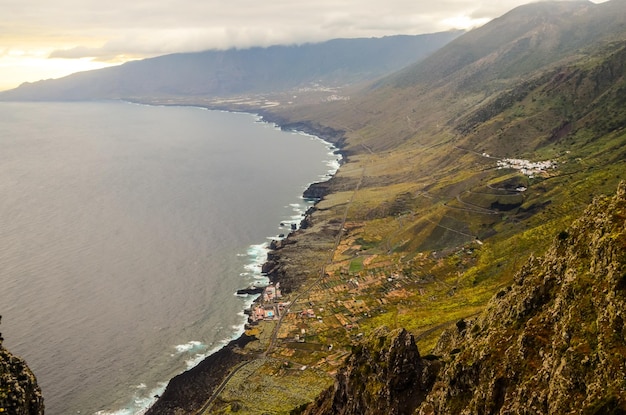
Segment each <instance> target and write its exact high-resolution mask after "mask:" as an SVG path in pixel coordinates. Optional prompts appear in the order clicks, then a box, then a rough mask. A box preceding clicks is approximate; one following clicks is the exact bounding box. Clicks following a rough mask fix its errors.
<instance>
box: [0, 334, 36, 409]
mask: <svg viewBox="0 0 626 415" xmlns="http://www.w3.org/2000/svg"><path fill="white" fill-rule="evenodd" d="M2 340H3V339H2V335H0V413H6V414H12V415H43V413H44V405H43V397H42V395H41V389H40V388H39V386H38V385H37V379H35V375H34V374H33V372H31V370H30V369H29V368H28V366H27V365H26V362H24V360H22V359H20V358H19V357H16V356H14V355H12V354H11V353H10V352H9V351H8V350H6V349H5V348H4V347H3V346H2Z"/></svg>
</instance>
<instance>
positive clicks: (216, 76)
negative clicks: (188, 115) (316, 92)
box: [0, 31, 462, 100]
mask: <svg viewBox="0 0 626 415" xmlns="http://www.w3.org/2000/svg"><path fill="white" fill-rule="evenodd" d="M461 33H462V32H461V31H450V32H440V33H435V34H427V35H415V36H408V35H398V36H388V37H383V38H369V39H367V38H360V39H334V40H330V41H326V42H322V43H308V44H303V45H292V46H271V47H266V48H261V47H255V48H249V49H228V50H225V51H205V52H196V53H178V54H170V55H164V56H159V57H155V58H150V59H144V60H139V61H131V62H127V63H125V64H123V65H120V66H116V67H110V68H104V69H97V70H92V71H87V72H80V73H76V74H73V75H69V76H67V77H64V78H60V79H53V80H44V81H39V82H35V83H25V84H22V85H21V86H20V87H18V88H16V89H13V90H10V91H5V92H3V93H0V99H3V100H85V99H123V98H129V97H138V96H140V97H141V96H142V97H154V96H160V97H168V96H212V97H215V96H222V97H223V96H232V95H239V94H254V93H259V92H268V91H273V92H276V91H282V90H288V89H291V88H296V87H303V86H307V85H310V84H314V83H321V84H324V85H326V86H334V85H343V84H346V83H355V82H362V81H365V80H371V79H374V78H377V77H379V76H382V75H384V74H386V73H389V72H392V71H394V70H397V69H399V68H400V67H403V66H406V65H408V64H410V63H413V62H415V61H416V60H419V59H421V58H423V57H424V56H426V55H427V54H429V53H430V52H432V51H433V50H435V49H437V48H439V47H440V46H442V45H443V44H445V43H447V42H448V41H450V40H451V39H453V38H455V37H457V36H458V35H460V34H461Z"/></svg>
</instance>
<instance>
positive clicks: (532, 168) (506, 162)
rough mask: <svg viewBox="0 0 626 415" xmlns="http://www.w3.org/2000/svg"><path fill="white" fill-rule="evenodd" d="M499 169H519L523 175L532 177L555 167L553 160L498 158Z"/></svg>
mask: <svg viewBox="0 0 626 415" xmlns="http://www.w3.org/2000/svg"><path fill="white" fill-rule="evenodd" d="M497 163H498V168H499V169H515V170H519V171H520V173H522V174H523V175H525V176H528V177H529V178H531V179H532V178H533V177H535V176H536V175H538V174H541V173H545V172H546V171H547V170H552V169H556V167H557V164H556V162H555V161H552V160H546V161H536V162H535V161H529V160H523V159H502V160H498V162H497Z"/></svg>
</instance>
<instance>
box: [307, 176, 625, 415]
mask: <svg viewBox="0 0 626 415" xmlns="http://www.w3.org/2000/svg"><path fill="white" fill-rule="evenodd" d="M625 317H626V185H625V184H623V183H622V184H621V185H620V187H619V188H618V191H617V193H616V195H615V196H614V197H612V198H608V197H605V198H599V199H596V200H595V201H594V202H593V203H592V204H591V205H590V206H589V207H588V208H587V210H586V212H585V214H584V215H583V216H582V217H581V218H580V219H579V220H578V221H576V222H575V223H573V224H572V225H571V226H570V227H569V229H567V230H563V231H561V232H560V233H559V234H558V235H557V236H556V237H555V240H554V243H553V245H552V247H551V248H550V249H549V250H548V252H547V253H546V254H545V255H544V256H543V257H541V258H531V259H530V260H529V261H528V263H527V264H526V265H525V266H523V267H522V269H521V270H520V271H519V272H518V273H517V274H516V276H515V277H514V280H513V283H512V285H511V286H509V287H507V288H505V289H502V290H501V291H500V292H498V293H497V294H496V295H495V296H494V297H493V299H492V300H491V301H490V303H489V305H488V307H487V308H486V310H485V311H484V312H483V313H482V314H481V315H480V316H478V317H476V318H475V319H472V320H461V321H459V322H458V323H457V324H456V327H455V328H454V329H451V330H448V331H446V332H444V333H443V335H442V336H441V338H440V340H439V342H438V344H437V346H436V347H435V349H434V351H433V354H432V355H429V356H427V357H420V355H419V352H418V351H417V347H415V342H414V339H413V337H412V335H410V334H409V333H407V332H405V331H403V330H396V331H394V332H391V333H389V331H387V330H385V329H380V330H378V331H376V332H374V333H373V334H372V335H371V336H369V338H368V339H366V340H365V341H363V343H362V344H361V345H359V346H358V347H356V348H355V350H354V352H353V354H352V356H351V357H350V358H349V359H348V361H347V363H346V366H344V367H343V368H342V369H341V371H340V372H339V373H338V376H337V381H336V383H335V385H334V387H332V388H331V389H329V390H327V391H326V392H325V393H324V394H323V395H322V396H320V398H319V399H318V400H317V401H316V402H314V403H313V404H312V405H311V406H310V407H309V408H307V411H306V413H307V414H368V413H371V414H374V413H390V414H410V413H415V414H424V415H425V414H624V413H626V340H625V339H624V334H625V331H624V319H625Z"/></svg>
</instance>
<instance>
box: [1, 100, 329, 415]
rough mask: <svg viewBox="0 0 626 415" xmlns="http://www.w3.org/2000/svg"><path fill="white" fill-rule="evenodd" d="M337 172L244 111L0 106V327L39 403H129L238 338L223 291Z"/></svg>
mask: <svg viewBox="0 0 626 415" xmlns="http://www.w3.org/2000/svg"><path fill="white" fill-rule="evenodd" d="M337 167H338V160H337V156H336V155H334V154H333V148H332V147H330V146H329V145H328V144H326V143H324V142H322V141H321V140H319V139H316V138H315V137H311V136H306V135H302V134H295V133H288V132H283V131H280V130H279V129H278V128H276V126H274V125H271V124H267V123H262V122H260V120H259V118H258V117H255V116H253V115H250V114H235V113H227V112H217V111H208V110H204V109H200V108H194V107H156V106H142V105H134V104H129V103H123V102H89V103H0V315H2V317H3V318H2V325H1V326H0V331H1V332H2V334H3V337H4V338H5V341H4V345H5V346H6V347H7V348H8V349H9V350H11V351H12V352H13V353H15V354H17V355H20V356H21V357H23V358H24V359H25V360H26V361H27V363H28V365H29V366H30V367H31V369H32V370H33V371H34V373H35V375H36V376H37V379H38V381H39V384H40V386H41V388H42V390H43V394H44V399H45V405H46V413H47V414H49V415H57V414H78V413H81V414H95V413H98V414H113V413H115V414H133V413H141V411H142V409H145V408H146V407H147V406H148V405H149V404H150V403H151V402H152V401H153V399H154V398H153V397H154V395H156V394H159V393H161V392H162V391H163V389H164V388H165V385H166V383H167V381H168V380H169V379H170V378H171V377H172V376H174V375H176V374H178V373H180V372H182V371H184V370H186V369H188V368H190V367H193V366H194V365H196V364H197V363H198V362H200V361H201V360H202V359H203V358H204V357H205V356H207V355H208V354H210V353H212V352H213V351H215V350H217V349H219V348H220V347H221V346H223V345H224V344H225V343H227V342H228V341H229V340H230V339H232V338H235V337H237V336H238V335H239V334H240V333H241V332H242V325H243V323H244V321H245V317H244V315H243V313H242V310H243V309H244V308H245V307H247V306H248V305H249V304H250V301H251V298H242V297H239V296H236V295H235V291H236V290H237V289H238V288H242V287H246V286H248V285H250V284H251V283H253V282H255V281H257V279H259V278H261V276H260V266H261V264H262V262H263V261H264V260H265V255H266V249H267V244H268V241H269V239H271V238H275V237H277V235H278V234H281V233H285V234H287V233H289V231H290V228H291V223H299V221H300V220H301V219H302V214H303V212H304V211H305V210H306V209H307V208H308V206H310V205H309V203H308V202H307V201H305V200H303V199H302V198H301V195H302V192H303V191H304V190H305V188H306V187H307V185H308V184H309V183H311V182H315V181H320V180H325V179H327V178H328V177H329V175H330V174H332V173H333V172H334V171H335V169H336V168H337ZM281 223H282V226H281Z"/></svg>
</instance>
